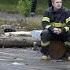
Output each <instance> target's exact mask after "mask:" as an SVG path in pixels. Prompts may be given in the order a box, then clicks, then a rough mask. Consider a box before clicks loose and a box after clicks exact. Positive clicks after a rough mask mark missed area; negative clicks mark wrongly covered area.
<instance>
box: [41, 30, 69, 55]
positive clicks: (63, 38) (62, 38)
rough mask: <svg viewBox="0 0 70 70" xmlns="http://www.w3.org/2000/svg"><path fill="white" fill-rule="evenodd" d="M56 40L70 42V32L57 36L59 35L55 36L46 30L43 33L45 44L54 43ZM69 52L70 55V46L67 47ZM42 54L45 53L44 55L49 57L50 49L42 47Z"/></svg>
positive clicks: (42, 37) (42, 39)
mask: <svg viewBox="0 0 70 70" xmlns="http://www.w3.org/2000/svg"><path fill="white" fill-rule="evenodd" d="M54 40H58V41H61V42H65V41H68V42H70V32H65V33H61V34H59V35H57V34H54V33H52V32H49V31H47V30H46V29H45V30H43V31H42V33H41V41H42V42H43V43H46V42H48V41H54ZM67 52H69V53H70V46H69V47H67ZM41 53H43V54H44V55H47V54H48V47H42V48H41Z"/></svg>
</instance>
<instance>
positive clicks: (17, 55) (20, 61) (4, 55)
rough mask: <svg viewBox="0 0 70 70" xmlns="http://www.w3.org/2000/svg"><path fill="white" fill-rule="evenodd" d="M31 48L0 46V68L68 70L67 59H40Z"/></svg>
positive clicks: (7, 69)
mask: <svg viewBox="0 0 70 70" xmlns="http://www.w3.org/2000/svg"><path fill="white" fill-rule="evenodd" d="M41 56H42V55H41V53H40V52H39V51H33V50H32V49H31V48H27V49H23V48H18V49H17V48H0V70H70V62H68V61H59V62H56V61H46V60H41Z"/></svg>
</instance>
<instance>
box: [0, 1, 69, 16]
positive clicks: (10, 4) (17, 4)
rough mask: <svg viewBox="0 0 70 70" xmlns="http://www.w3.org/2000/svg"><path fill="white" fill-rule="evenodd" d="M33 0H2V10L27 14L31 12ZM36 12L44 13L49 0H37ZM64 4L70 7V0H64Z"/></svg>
mask: <svg viewBox="0 0 70 70" xmlns="http://www.w3.org/2000/svg"><path fill="white" fill-rule="evenodd" d="M31 1H32V0H0V10H1V11H13V12H20V13H22V14H25V15H27V14H28V13H30V9H31ZM37 2H38V3H37V8H36V13H37V14H42V13H43V11H44V10H45V9H46V8H47V7H48V5H47V0H37ZM63 4H64V6H66V7H68V8H70V1H69V0H63Z"/></svg>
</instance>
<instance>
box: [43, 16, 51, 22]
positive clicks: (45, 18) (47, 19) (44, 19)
mask: <svg viewBox="0 0 70 70" xmlns="http://www.w3.org/2000/svg"><path fill="white" fill-rule="evenodd" d="M42 21H47V22H50V18H48V17H43V19H42Z"/></svg>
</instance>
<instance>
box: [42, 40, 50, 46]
mask: <svg viewBox="0 0 70 70" xmlns="http://www.w3.org/2000/svg"><path fill="white" fill-rule="evenodd" d="M49 44H50V42H49V41H48V42H46V43H43V42H42V41H41V46H42V47H46V46H48V45H49Z"/></svg>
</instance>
